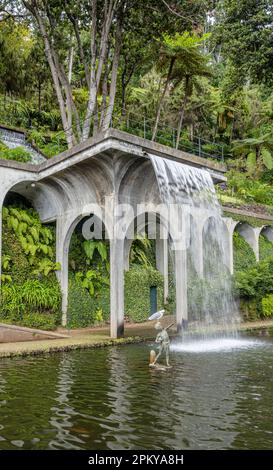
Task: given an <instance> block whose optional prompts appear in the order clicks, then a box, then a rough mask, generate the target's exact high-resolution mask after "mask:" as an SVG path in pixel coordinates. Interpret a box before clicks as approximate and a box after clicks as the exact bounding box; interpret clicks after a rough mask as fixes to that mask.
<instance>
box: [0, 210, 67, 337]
mask: <svg viewBox="0 0 273 470" xmlns="http://www.w3.org/2000/svg"><path fill="white" fill-rule="evenodd" d="M2 216H3V237H2V239H3V243H2V275H1V299H0V321H2V322H7V323H16V324H20V325H23V326H28V327H35V328H41V329H49V330H50V329H55V328H56V326H57V325H58V324H59V323H60V319H61V312H60V306H61V292H60V288H59V284H58V282H57V279H56V275H55V271H56V269H58V268H59V266H58V265H57V264H56V263H55V261H54V259H55V229H54V227H51V226H44V225H42V224H41V222H40V220H39V217H38V214H37V213H36V212H35V211H34V210H33V209H30V208H26V207H23V206H22V207H14V206H8V207H4V208H3V214H2Z"/></svg>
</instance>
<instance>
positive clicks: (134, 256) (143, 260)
mask: <svg viewBox="0 0 273 470" xmlns="http://www.w3.org/2000/svg"><path fill="white" fill-rule="evenodd" d="M153 248H154V246H153V242H152V240H149V238H147V237H146V236H141V235H137V236H136V239H135V240H134V241H133V243H132V246H131V250H130V264H131V265H133V264H139V265H143V266H146V267H148V266H152V265H154V264H155V260H154V250H153Z"/></svg>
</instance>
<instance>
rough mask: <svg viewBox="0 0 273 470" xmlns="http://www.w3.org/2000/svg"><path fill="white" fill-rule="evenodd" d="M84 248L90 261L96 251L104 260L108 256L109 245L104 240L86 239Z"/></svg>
mask: <svg viewBox="0 0 273 470" xmlns="http://www.w3.org/2000/svg"><path fill="white" fill-rule="evenodd" d="M83 248H84V252H85V254H86V257H87V259H88V260H89V262H90V261H92V260H93V257H94V254H95V252H96V251H97V252H98V254H99V255H100V257H101V260H102V261H106V260H107V258H108V251H107V247H106V245H105V243H104V242H103V241H96V240H85V241H84V242H83Z"/></svg>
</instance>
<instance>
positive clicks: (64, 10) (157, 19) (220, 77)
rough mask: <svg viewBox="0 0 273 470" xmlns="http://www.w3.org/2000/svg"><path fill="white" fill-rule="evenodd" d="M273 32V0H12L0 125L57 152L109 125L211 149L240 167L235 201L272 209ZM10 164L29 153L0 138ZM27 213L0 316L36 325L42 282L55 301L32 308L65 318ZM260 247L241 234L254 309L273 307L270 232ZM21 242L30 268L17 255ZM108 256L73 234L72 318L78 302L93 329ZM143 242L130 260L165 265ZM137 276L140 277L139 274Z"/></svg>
mask: <svg viewBox="0 0 273 470" xmlns="http://www.w3.org/2000/svg"><path fill="white" fill-rule="evenodd" d="M272 30H273V9H272V2H270V1H268V0H261V1H259V2H257V1H254V0H219V1H208V2H203V1H199V0H197V1H195V2H192V1H190V0H173V1H169V0H167V1H165V0H162V1H159V0H149V1H144V0H143V1H142V0H139V1H138V2H135V1H133V0H129V1H125V0H117V1H112V0H109V1H108V2H106V1H104V0H83V1H80V2H77V1H76V2H75V1H72V0H67V1H65V2H63V1H61V0H57V1H56V0H54V1H51V0H49V1H44V0H39V1H37V0H15V1H9V0H0V124H6V125H10V126H13V127H20V128H23V129H25V131H26V135H27V139H28V140H29V142H30V143H34V144H35V145H36V146H37V147H38V148H40V149H41V150H42V151H43V153H45V154H46V155H47V156H49V157H51V156H53V155H55V154H57V153H59V152H61V151H63V150H65V149H66V148H67V147H71V146H73V145H74V144H76V143H78V142H81V141H83V140H85V139H87V138H88V137H90V136H92V135H94V134H95V133H96V132H99V131H103V130H106V129H107V128H109V127H110V126H111V125H113V126H115V127H118V128H120V129H123V130H126V131H128V132H132V133H135V134H137V135H140V136H143V137H146V138H150V139H153V140H158V141H159V142H161V143H163V144H167V145H172V146H176V147H177V148H183V149H186V150H189V151H197V150H196V149H198V151H200V150H201V152H203V154H206V155H207V156H209V157H212V156H214V157H215V156H217V157H219V158H224V161H225V163H226V164H227V166H228V170H229V172H228V181H227V184H224V185H221V187H220V188H219V189H218V193H219V197H220V199H221V202H222V204H223V205H225V206H226V207H229V206H235V207H242V208H245V209H249V210H251V211H254V212H255V211H258V212H260V213H262V214H264V215H265V217H266V215H272V214H273V208H272V206H273V196H272V195H273V157H272V152H273V127H272V125H273V93H272V83H273V39H272V38H273V34H272V32H273V31H272ZM196 146H197V147H196ZM198 147H199V148H198ZM0 158H6V159H14V160H17V161H21V162H27V161H29V158H30V157H29V155H28V154H27V152H26V151H25V150H24V149H20V148H17V149H13V150H10V149H7V147H6V146H5V145H4V144H3V143H1V142H0ZM18 209H20V208H18V207H17V206H16V207H9V208H8V212H6V213H4V230H5V231H6V232H5V233H6V234H7V236H6V237H4V240H8V241H9V242H6V246H4V260H3V263H4V264H3V268H4V269H3V276H4V277H3V282H4V290H5V291H6V293H5V295H6V299H12V298H13V295H12V294H11V290H10V289H11V282H12V286H15V290H14V292H15V291H16V294H17V297H16V298H17V300H16V302H15V301H14V302H15V303H14V304H13V303H12V302H10V301H7V302H6V305H7V306H9V307H6V311H3V312H2V314H1V315H2V316H4V317H5V318H7V319H9V318H16V319H17V320H18V319H19V320H18V321H25V322H27V321H28V320H26V319H25V320H23V317H24V312H23V310H24V308H25V307H24V305H26V298H27V297H26V295H27V294H26V292H27V289H28V288H29V289H30V290H31V292H32V291H33V292H35V286H37V285H38V284H37V283H39V285H40V286H43V287H44V290H45V291H46V290H47V289H49V290H48V291H47V292H44V298H45V299H46V298H47V296H48V297H49V298H50V299H51V300H52V302H53V301H54V304H50V303H49V304H48V303H47V301H46V300H45V301H44V304H43V303H41V302H40V304H39V302H38V303H37V301H36V300H35V299H31V300H28V302H29V303H28V308H27V311H28V312H32V314H33V318H34V315H36V317H37V316H38V315H47V313H48V312H50V313H52V314H53V316H54V315H55V313H56V312H59V294H57V284H56V281H55V272H54V271H56V269H58V266H56V265H55V264H54V261H53V257H52V256H51V254H52V251H53V245H54V238H52V239H50V237H49V238H48V240H47V241H46V240H45V239H44V238H43V237H44V235H43V230H42V227H41V226H40V225H39V221H38V219H37V215H35V214H34V213H33V212H31V210H25V209H22V208H21V209H20V212H18V213H17V215H16V214H14V212H13V211H14V210H18ZM26 216H28V217H30V219H31V218H33V219H34V220H32V219H31V220H28V221H26V220H24V218H26ZM252 222H253V221H252ZM254 223H256V222H254ZM22 224H27V227H26V226H25V225H22ZM19 227H20V228H19ZM38 228H39V230H38ZM35 229H37V230H38V238H37V237H36V236H35V235H34V234H35V233H36V232H35ZM46 230H49V232H48V236H49V233H52V237H54V235H53V232H52V229H51V228H46ZM4 243H5V242H4ZM8 243H9V244H10V245H8ZM139 243H140V242H139ZM260 243H261V259H262V261H261V262H260V263H259V264H257V263H256V262H255V259H254V255H253V253H252V252H251V250H250V248H249V247H248V245H247V244H246V243H245V242H244V241H243V240H242V239H241V238H240V237H239V235H238V234H236V235H235V269H236V276H235V285H236V289H237V292H239V294H240V296H241V298H242V299H243V301H244V305H247V308H246V309H245V310H247V309H248V311H250V310H251V312H252V313H251V314H250V316H251V315H252V316H253V315H254V313H253V312H255V315H257V314H258V315H260V314H261V315H269V312H270V311H271V312H273V302H272V294H271V283H270V282H271V281H270V280H271V277H272V275H271V269H272V261H271V259H272V258H271V257H272V253H271V251H272V250H271V247H270V246H269V244H268V242H267V241H266V240H265V239H264V238H262V239H261V242H260ZM140 244H141V243H140ZM146 245H147V244H146ZM42 246H43V247H44V248H42ZM14 247H15V248H14ZM16 247H17V248H16ZM16 249H18V260H19V261H20V262H19V261H18V262H17V260H16V262H15V261H13V260H15V258H14V254H15V253H16ZM46 250H47V252H46ZM107 250H108V248H107V245H106V244H99V242H98V244H97V245H94V244H93V245H92V246H91V245H90V246H88V244H85V245H84V243H83V240H81V238H80V236H79V235H78V234H76V235H75V237H74V238H73V240H72V248H71V256H70V272H71V273H70V285H71V289H70V291H71V292H72V294H71V302H70V311H69V312H70V313H69V315H70V320H69V321H70V324H71V325H72V326H75V324H76V323H77V322H78V320H75V312H76V311H77V310H78V309H79V306H78V305H77V300H76V299H77V298H79V296H81V297H82V298H83V299H84V298H85V301H84V302H85V307H82V311H83V312H84V311H85V312H88V315H89V316H90V318H89V317H88V319H87V316H88V315H87V313H86V314H82V320H81V323H80V324H81V325H83V326H84V325H86V324H87V323H90V322H96V321H101V320H102V319H107V315H108V314H109V266H108V258H109V253H108V251H107ZM143 250H144V251H143ZM145 250H147V246H146V247H145V246H137V245H136V248H135V250H133V251H132V253H133V254H132V256H133V257H134V259H133V260H131V261H132V262H133V263H135V264H138V265H139V264H142V266H144V267H142V269H144V270H145V266H147V259H150V260H151V261H150V264H151V265H154V259H153V260H152V258H153V256H152V255H151V252H152V251H153V250H152V249H150V252H149V254H148V253H147V251H146V252H145ZM19 251H20V256H19ZM148 251H149V250H148ZM75 254H76V255H77V256H75ZM9 257H10V258H9ZM20 263H21V264H20ZM149 269H150V268H149ZM20 272H22V273H25V275H22V276H20V275H19V273H20ZM146 272H148V270H147V269H146ZM27 274H28V275H27ZM132 275H133V274H132ZM145 275H146V274H145ZM147 275H148V274H147ZM154 275H155V274H154ZM41 276H42V279H40V277H41ZM135 276H136V278H135V279H136V280H135V282H136V283H137V282H138V281H137V280H138V279H139V274H138V271H137V270H136V272H135ZM264 276H265V277H266V279H264ZM129 277H130V276H129ZM10 278H11V279H10ZM28 282H32V283H34V284H33V286H32V287H29V284H27V283H28ZM130 282H131V283H132V281H131V280H130V279H128V280H127V283H130ZM147 282H148V283H149V282H150V281H148V280H147ZM25 283H26V286H25ZM147 285H148V284H147ZM158 285H159V286H160V282H159V280H158ZM51 290H52V295H51V294H50V292H51ZM41 292H42V290H41ZM73 292H74V294H73ZM14 298H15V297H14ZM127 302H129V300H128V299H127ZM91 304H92V305H91ZM127 305H129V304H127ZM249 305H251V306H252V307H253V308H252V307H251V308H250V307H249ZM270 305H272V309H271V307H270ZM249 309H250V310H249ZM270 309H271V310H270ZM128 311H131V310H130V305H129V306H128ZM135 315H136V316H135V318H137V317H138V314H137V313H135ZM55 317H56V318H57V317H58V315H55V316H54V318H55ZM50 318H51V317H50ZM132 318H134V314H132ZM42 320H43V319H42ZM42 320H41V321H42ZM54 321H55V320H54ZM57 321H59V320H58V319H56V322H57ZM56 322H55V323H56Z"/></svg>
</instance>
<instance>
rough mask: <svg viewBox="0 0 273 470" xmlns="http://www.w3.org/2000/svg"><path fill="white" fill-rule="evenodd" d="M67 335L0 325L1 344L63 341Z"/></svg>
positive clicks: (4, 324)
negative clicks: (47, 340) (48, 340)
mask: <svg viewBox="0 0 273 470" xmlns="http://www.w3.org/2000/svg"><path fill="white" fill-rule="evenodd" d="M66 337H67V335H66V334H65V333H64V334H58V333H54V332H51V331H44V330H38V329H36V328H26V327H24V326H17V325H9V324H6V323H0V343H15V342H18V341H20V342H21V341H33V340H36V341H38V340H45V339H62V338H66Z"/></svg>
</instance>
